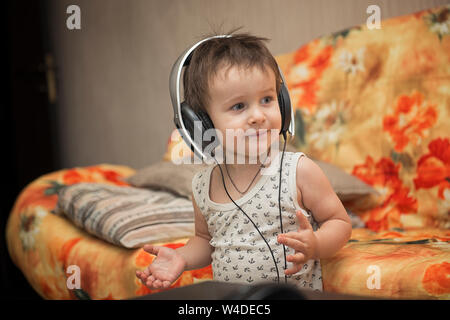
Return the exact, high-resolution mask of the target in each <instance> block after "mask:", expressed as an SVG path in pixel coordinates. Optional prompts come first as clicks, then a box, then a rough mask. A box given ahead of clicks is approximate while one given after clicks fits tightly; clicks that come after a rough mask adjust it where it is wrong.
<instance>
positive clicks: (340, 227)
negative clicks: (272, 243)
mask: <svg viewBox="0 0 450 320" xmlns="http://www.w3.org/2000/svg"><path fill="white" fill-rule="evenodd" d="M296 182H297V188H298V193H299V194H301V198H300V201H301V202H300V201H299V202H300V203H302V204H303V206H304V207H305V208H306V209H308V210H309V211H310V212H312V214H313V216H314V219H315V220H316V221H317V223H318V224H319V226H320V228H319V229H318V230H316V231H315V232H314V231H313V229H312V227H311V225H310V224H309V221H308V220H307V219H306V217H305V216H304V215H303V213H302V212H301V211H298V212H297V217H298V219H299V221H300V229H299V230H298V231H297V232H288V233H285V234H283V235H280V236H279V237H278V241H279V242H280V243H284V244H285V245H287V246H289V247H291V248H293V249H295V254H294V255H290V256H287V257H286V259H287V261H289V262H293V264H294V266H293V268H291V269H289V270H287V272H286V274H293V273H296V272H298V271H299V270H300V269H301V268H302V266H303V264H304V263H306V262H307V261H308V260H309V259H325V258H329V257H332V256H333V255H334V254H335V253H336V252H337V251H339V249H341V248H342V247H343V246H344V245H345V244H346V243H347V241H348V240H349V239H350V237H351V233H352V224H351V220H350V218H349V216H348V214H347V212H346V210H345V208H344V206H343V205H342V202H341V201H340V200H339V198H338V197H337V195H336V193H335V192H334V190H333V187H332V186H331V184H330V182H329V181H328V179H327V177H326V176H325V174H324V173H323V172H322V170H321V169H320V167H319V166H318V165H317V164H316V163H314V161H312V160H311V159H309V158H308V157H303V159H300V160H299V161H298V163H297V181H296Z"/></svg>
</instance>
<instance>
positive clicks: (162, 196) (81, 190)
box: [56, 183, 194, 248]
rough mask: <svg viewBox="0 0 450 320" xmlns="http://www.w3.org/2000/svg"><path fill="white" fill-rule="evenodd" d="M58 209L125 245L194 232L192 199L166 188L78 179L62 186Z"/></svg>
mask: <svg viewBox="0 0 450 320" xmlns="http://www.w3.org/2000/svg"><path fill="white" fill-rule="evenodd" d="M58 194H59V197H58V203H57V206H56V213H57V214H63V215H65V216H67V217H68V218H69V219H70V220H71V221H72V222H74V223H75V224H76V225H77V226H78V227H80V228H82V229H84V230H86V231H87V232H89V233H90V234H93V235H95V236H97V237H99V238H101V239H104V240H106V241H108V242H111V243H113V244H115V245H119V246H123V247H126V248H137V247H141V246H143V245H144V244H146V243H151V242H164V241H170V240H172V239H175V238H185V237H190V236H192V235H193V234H194V210H193V207H192V202H191V201H189V200H187V199H185V198H182V197H177V196H175V195H173V194H171V193H168V192H165V191H156V190H149V189H139V188H133V187H119V186H113V185H107V184H100V183H79V184H74V185H70V186H66V187H63V188H61V190H60V191H59V193H58Z"/></svg>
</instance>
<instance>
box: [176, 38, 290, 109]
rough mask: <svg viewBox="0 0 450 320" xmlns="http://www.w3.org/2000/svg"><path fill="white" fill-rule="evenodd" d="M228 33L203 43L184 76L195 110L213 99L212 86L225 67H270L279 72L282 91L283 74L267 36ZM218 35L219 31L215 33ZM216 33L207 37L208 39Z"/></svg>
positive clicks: (188, 102) (188, 101) (189, 101)
mask: <svg viewBox="0 0 450 320" xmlns="http://www.w3.org/2000/svg"><path fill="white" fill-rule="evenodd" d="M235 31H236V29H235V30H234V31H231V32H228V33H227V34H228V35H231V37H227V38H213V39H210V40H208V41H205V42H203V43H202V44H200V45H199V46H198V47H197V48H196V49H195V50H194V52H193V54H192V58H191V60H190V63H189V66H187V67H186V68H185V71H184V75H183V87H184V100H185V101H186V103H187V104H188V105H189V106H190V107H191V108H192V109H193V110H194V111H195V112H198V111H199V110H203V111H205V112H206V106H207V105H209V103H210V102H211V100H210V94H209V86H210V83H211V80H212V79H213V78H214V77H215V76H216V74H217V72H218V70H219V69H220V68H221V67H222V66H226V67H229V68H230V67H234V66H237V67H244V68H245V69H250V68H253V67H254V66H256V67H258V68H259V69H260V70H261V71H263V72H266V71H267V69H266V68H267V67H268V68H269V69H271V70H272V71H273V72H274V74H275V79H276V90H277V94H278V93H279V92H280V87H281V86H280V84H281V75H280V72H279V70H278V65H277V62H276V61H275V58H274V57H273V56H272V54H271V53H270V51H269V50H268V49H267V47H266V46H265V44H264V43H263V41H268V40H269V39H267V38H262V37H257V36H253V35H251V34H249V33H236V34H233V33H234V32H235ZM215 35H217V34H215ZM212 36H214V35H209V36H205V38H208V37H212Z"/></svg>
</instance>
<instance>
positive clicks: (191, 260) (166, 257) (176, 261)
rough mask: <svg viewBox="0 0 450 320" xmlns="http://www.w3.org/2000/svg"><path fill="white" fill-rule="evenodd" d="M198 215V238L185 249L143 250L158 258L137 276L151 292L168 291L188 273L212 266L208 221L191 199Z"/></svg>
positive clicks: (138, 272) (149, 248)
mask: <svg viewBox="0 0 450 320" xmlns="http://www.w3.org/2000/svg"><path fill="white" fill-rule="evenodd" d="M192 203H193V207H194V215H195V236H194V237H192V238H191V239H189V241H188V242H187V243H186V245H185V246H183V247H180V248H178V249H176V250H174V249H170V248H167V247H160V246H153V245H145V246H144V250H145V251H146V252H148V253H150V254H153V255H156V258H155V259H154V260H153V262H152V264H150V265H149V266H148V267H147V268H146V269H145V270H144V271H139V270H138V271H136V276H137V277H138V278H139V279H140V280H141V281H142V283H143V284H144V285H146V286H147V287H149V288H150V289H158V288H168V287H169V286H170V285H171V284H172V283H173V282H174V281H175V280H176V279H178V277H179V276H180V275H181V274H182V273H183V271H185V270H193V269H199V268H203V267H205V266H207V265H209V264H210V263H211V253H212V251H213V247H212V246H211V245H210V244H209V240H210V239H211V236H210V235H209V233H208V226H207V224H206V221H205V219H204V217H203V215H202V213H201V211H200V209H199V208H198V207H197V204H196V203H195V200H194V197H192Z"/></svg>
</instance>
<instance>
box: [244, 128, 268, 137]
mask: <svg viewBox="0 0 450 320" xmlns="http://www.w3.org/2000/svg"><path fill="white" fill-rule="evenodd" d="M266 135H267V129H260V130H256V132H255V133H254V134H248V135H247V137H249V138H252V137H253V138H254V137H264V136H266Z"/></svg>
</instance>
